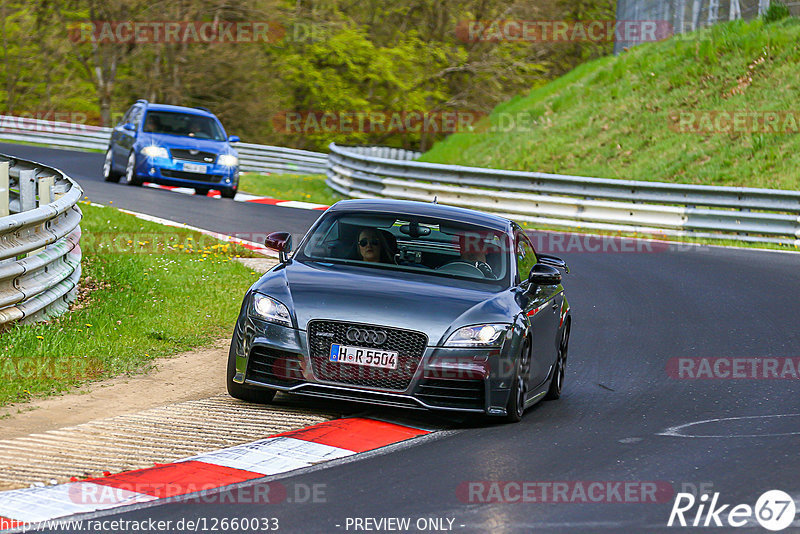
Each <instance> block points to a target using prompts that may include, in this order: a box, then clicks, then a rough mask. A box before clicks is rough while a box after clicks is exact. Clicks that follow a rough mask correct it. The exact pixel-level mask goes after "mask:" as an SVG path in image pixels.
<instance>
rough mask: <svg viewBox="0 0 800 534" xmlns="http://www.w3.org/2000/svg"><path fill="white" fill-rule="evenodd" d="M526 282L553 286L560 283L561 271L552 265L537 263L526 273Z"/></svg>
mask: <svg viewBox="0 0 800 534" xmlns="http://www.w3.org/2000/svg"><path fill="white" fill-rule="evenodd" d="M528 282H530V283H531V284H535V285H537V286H555V285H558V284H560V283H561V273H560V272H559V270H558V269H556V268H555V267H553V266H552V265H547V264H545V263H537V264H536V265H534V266H533V268H532V269H531V272H530V274H529V275H528Z"/></svg>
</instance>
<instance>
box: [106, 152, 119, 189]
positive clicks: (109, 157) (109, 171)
mask: <svg viewBox="0 0 800 534" xmlns="http://www.w3.org/2000/svg"><path fill="white" fill-rule="evenodd" d="M113 158H114V154H113V152H112V151H111V147H109V148H108V150H106V159H105V160H104V161H103V179H104V180H105V181H106V182H111V183H117V182H119V177H120V174H119V173H118V172H117V171H115V170H114V165H113Z"/></svg>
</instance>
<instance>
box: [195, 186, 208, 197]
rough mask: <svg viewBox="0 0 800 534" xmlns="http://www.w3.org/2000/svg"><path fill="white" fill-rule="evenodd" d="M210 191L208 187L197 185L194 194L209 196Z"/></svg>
mask: <svg viewBox="0 0 800 534" xmlns="http://www.w3.org/2000/svg"><path fill="white" fill-rule="evenodd" d="M208 192H209V189H208V188H207V187H195V188H194V194H195V195H200V196H201V197H207V196H208Z"/></svg>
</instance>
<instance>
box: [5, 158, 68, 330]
mask: <svg viewBox="0 0 800 534" xmlns="http://www.w3.org/2000/svg"><path fill="white" fill-rule="evenodd" d="M82 193H83V191H82V190H81V188H80V186H79V185H78V184H77V183H75V182H74V181H73V180H72V179H71V178H70V177H69V176H67V175H65V174H64V173H62V172H61V171H59V170H57V169H54V168H52V167H48V166H46V165H41V164H39V163H34V162H31V161H26V160H21V159H17V158H14V157H13V156H6V155H2V154H0V325H5V324H8V323H11V322H14V321H20V322H22V323H27V322H35V321H40V320H46V319H48V318H50V317H54V316H57V315H60V314H62V313H64V312H65V311H67V309H69V304H70V303H71V302H72V301H74V300H75V298H76V297H77V288H78V280H79V279H80V276H81V248H80V237H81V229H80V226H79V223H80V221H81V211H80V208H78V205H77V202H78V200H80V198H81V194H82Z"/></svg>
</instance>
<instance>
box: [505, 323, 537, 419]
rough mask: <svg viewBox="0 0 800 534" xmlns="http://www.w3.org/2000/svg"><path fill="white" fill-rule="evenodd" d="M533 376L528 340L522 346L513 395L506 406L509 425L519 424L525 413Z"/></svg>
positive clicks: (515, 372) (512, 389)
mask: <svg viewBox="0 0 800 534" xmlns="http://www.w3.org/2000/svg"><path fill="white" fill-rule="evenodd" d="M530 374H531V351H530V343H529V342H528V338H527V337H526V338H525V342H524V343H523V345H522V350H521V351H520V354H519V358H518V359H517V366H516V370H515V371H514V385H513V386H512V387H511V395H510V396H509V398H508V405H507V406H506V412H507V413H506V417H505V420H506V422H507V423H519V422H520V421H522V416H523V414H524V413H525V395H527V394H528V380H530Z"/></svg>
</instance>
